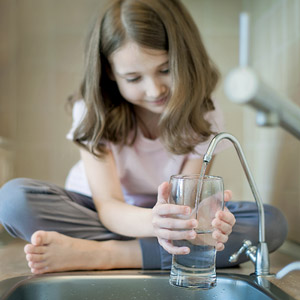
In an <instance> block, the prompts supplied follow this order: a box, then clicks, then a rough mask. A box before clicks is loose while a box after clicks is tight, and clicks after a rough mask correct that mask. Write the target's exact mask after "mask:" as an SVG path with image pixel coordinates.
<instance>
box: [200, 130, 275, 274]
mask: <svg viewBox="0 0 300 300" xmlns="http://www.w3.org/2000/svg"><path fill="white" fill-rule="evenodd" d="M224 139H227V140H229V141H231V142H232V144H233V145H234V147H235V150H236V151H237V154H238V156H239V159H240V162H241V164H242V167H243V169H244V172H245V174H246V177H247V179H248V182H249V185H250V188H251V191H252V194H253V196H254V199H255V201H256V204H257V208H258V227H259V228H258V229H259V237H258V245H257V247H254V246H252V244H251V242H250V241H244V243H243V245H242V247H241V249H240V250H239V251H238V252H237V253H235V254H233V255H232V256H231V258H230V259H229V261H231V262H234V260H237V258H238V256H239V255H240V254H241V253H242V252H243V251H245V252H246V254H247V255H248V256H249V258H250V260H251V261H252V262H253V263H254V264H255V275H257V276H269V275H270V261H269V252H268V245H267V243H266V242H265V214H264V206H263V203H262V200H261V197H260V195H259V193H258V190H257V187H256V184H255V182H254V179H253V176H252V174H251V172H250V169H249V166H248V163H247V161H246V158H245V155H244V153H243V150H242V147H241V145H240V143H239V142H238V140H237V139H236V138H235V137H234V136H233V135H231V134H229V133H226V132H222V133H219V134H217V135H216V136H215V137H214V138H213V139H212V140H211V142H210V144H209V146H208V149H207V151H206V154H205V155H204V158H203V161H204V162H205V163H207V164H208V163H209V162H210V160H211V159H212V155H213V152H214V150H215V148H216V146H217V144H218V143H219V142H220V141H221V140H224Z"/></svg>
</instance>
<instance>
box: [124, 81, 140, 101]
mask: <svg viewBox="0 0 300 300" xmlns="http://www.w3.org/2000/svg"><path fill="white" fill-rule="evenodd" d="M118 87H119V90H120V93H121V95H122V96H123V97H124V98H125V99H126V100H129V101H135V100H139V99H140V98H141V96H142V93H141V91H140V90H139V89H138V87H137V86H136V85H134V84H122V83H120V84H118Z"/></svg>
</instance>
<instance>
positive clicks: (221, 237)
mask: <svg viewBox="0 0 300 300" xmlns="http://www.w3.org/2000/svg"><path fill="white" fill-rule="evenodd" d="M212 237H213V239H215V240H216V241H217V243H222V244H225V243H226V242H227V241H228V235H226V234H223V233H222V232H220V231H219V230H215V231H214V232H213V233H212Z"/></svg>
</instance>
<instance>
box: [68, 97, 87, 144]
mask: <svg viewBox="0 0 300 300" xmlns="http://www.w3.org/2000/svg"><path fill="white" fill-rule="evenodd" d="M86 112H87V108H86V105H85V102H84V100H83V99H81V100H78V101H76V102H75V103H74V104H73V109H72V118H73V122H72V127H71V129H70V131H69V132H68V133H67V139H69V140H73V135H74V132H75V130H76V128H77V127H78V126H79V124H80V123H81V122H82V120H83V119H84V117H85V114H86Z"/></svg>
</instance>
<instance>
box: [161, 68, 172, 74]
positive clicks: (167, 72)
mask: <svg viewBox="0 0 300 300" xmlns="http://www.w3.org/2000/svg"><path fill="white" fill-rule="evenodd" d="M160 73H162V74H169V73H170V69H169V68H167V69H163V70H160Z"/></svg>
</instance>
